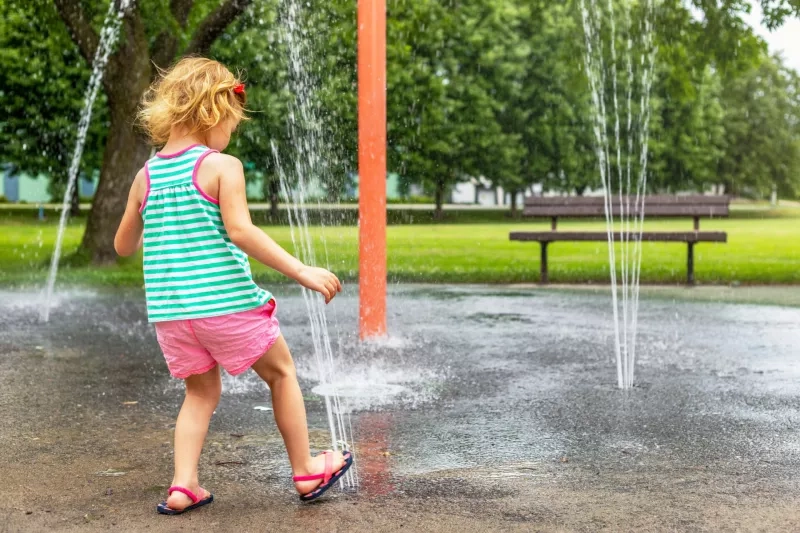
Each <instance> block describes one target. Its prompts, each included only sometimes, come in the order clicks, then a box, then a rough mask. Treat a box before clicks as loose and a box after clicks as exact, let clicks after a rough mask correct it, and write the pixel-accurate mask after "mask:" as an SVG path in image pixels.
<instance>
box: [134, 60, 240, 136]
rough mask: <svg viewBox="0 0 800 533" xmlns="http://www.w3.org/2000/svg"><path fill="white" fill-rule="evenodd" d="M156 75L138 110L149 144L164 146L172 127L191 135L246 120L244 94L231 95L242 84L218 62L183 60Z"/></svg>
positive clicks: (235, 93) (234, 93)
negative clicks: (234, 121) (225, 122)
mask: <svg viewBox="0 0 800 533" xmlns="http://www.w3.org/2000/svg"><path fill="white" fill-rule="evenodd" d="M159 74H160V76H159V79H157V80H156V81H155V82H154V83H153V84H152V85H151V86H150V88H149V89H148V90H147V91H146V92H145V94H144V97H143V98H142V106H141V108H140V110H139V122H140V124H141V125H142V126H143V127H144V129H145V131H147V134H148V135H149V136H150V139H151V141H152V142H153V144H155V145H160V144H164V143H166V142H167V140H168V139H169V135H170V132H171V130H172V127H173V126H184V127H186V128H187V129H188V130H189V133H190V134H195V133H202V132H205V131H208V130H210V129H211V128H213V127H214V126H216V125H217V124H219V123H221V122H224V121H226V120H228V119H234V120H236V121H237V122H238V121H240V120H243V119H247V117H246V116H245V107H244V106H245V100H246V98H245V93H244V91H243V90H237V91H236V92H234V89H235V88H237V86H239V85H240V84H241V83H242V82H241V81H240V80H239V78H238V77H237V76H234V75H233V73H232V72H231V71H230V70H228V69H227V68H226V67H225V65H223V64H222V63H219V62H218V61H214V60H212V59H206V58H202V57H187V58H184V59H181V60H180V61H178V63H176V64H175V66H173V67H172V68H171V69H169V70H167V71H160V72H159Z"/></svg>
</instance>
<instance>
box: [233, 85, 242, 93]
mask: <svg viewBox="0 0 800 533" xmlns="http://www.w3.org/2000/svg"><path fill="white" fill-rule="evenodd" d="M233 92H234V93H235V94H244V83H240V84H239V85H237V86H235V87H234V88H233Z"/></svg>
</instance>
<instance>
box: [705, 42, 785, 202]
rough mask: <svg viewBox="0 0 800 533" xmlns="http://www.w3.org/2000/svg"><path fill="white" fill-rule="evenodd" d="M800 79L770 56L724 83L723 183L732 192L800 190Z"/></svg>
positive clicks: (762, 195) (758, 193)
mask: <svg viewBox="0 0 800 533" xmlns="http://www.w3.org/2000/svg"><path fill="white" fill-rule="evenodd" d="M799 89H800V80H798V76H797V73H795V72H793V71H790V70H788V69H786V67H784V66H783V65H782V64H781V61H780V59H778V58H770V57H766V58H764V60H763V61H762V62H761V64H760V65H758V66H757V67H755V68H753V69H752V70H750V71H749V72H747V73H746V74H745V75H743V76H737V77H735V78H731V79H729V80H726V82H725V85H724V87H723V91H722V94H723V106H724V108H725V116H724V119H723V125H724V129H725V139H724V140H725V155H724V156H723V157H721V158H720V159H719V162H718V165H717V173H718V176H719V179H718V181H719V182H721V183H722V184H724V186H725V189H726V191H727V192H728V193H730V194H743V195H747V196H753V197H757V198H765V197H767V196H768V195H769V194H770V193H771V192H772V190H773V188H775V189H777V191H778V193H779V194H781V195H784V196H792V197H794V196H795V195H797V194H798V192H800V137H798V134H800V129H798V124H799V123H800V101H798V90H799Z"/></svg>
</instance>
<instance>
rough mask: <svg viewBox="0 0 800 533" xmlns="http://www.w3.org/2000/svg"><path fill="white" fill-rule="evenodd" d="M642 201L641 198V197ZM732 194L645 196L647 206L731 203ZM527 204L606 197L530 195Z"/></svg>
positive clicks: (632, 201)
mask: <svg viewBox="0 0 800 533" xmlns="http://www.w3.org/2000/svg"><path fill="white" fill-rule="evenodd" d="M610 200H611V203H612V205H618V204H619V203H620V198H619V196H617V195H613V196H612V197H611V199H610ZM640 201H641V199H640ZM730 201H731V199H730V196H704V195H686V196H674V195H663V194H655V195H652V196H645V200H644V203H645V206H647V205H698V204H699V205H715V206H718V205H724V206H727V205H729V204H730ZM622 203H623V204H624V205H626V206H627V205H631V206H633V205H636V198H635V197H633V196H623V197H622ZM525 205H526V206H528V205H530V206H592V205H599V206H603V205H605V198H604V197H602V196H528V197H526V198H525Z"/></svg>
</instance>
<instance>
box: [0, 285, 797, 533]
mask: <svg viewBox="0 0 800 533" xmlns="http://www.w3.org/2000/svg"><path fill="white" fill-rule="evenodd" d="M351 291H352V289H351ZM275 292H276V293H277V294H278V295H279V296H280V311H279V313H280V319H281V323H282V327H283V331H284V334H285V336H286V338H287V340H288V342H289V345H290V347H291V348H292V350H293V353H294V355H295V358H296V360H297V365H298V372H299V375H300V377H301V386H302V388H303V391H304V394H305V396H306V401H307V408H308V410H309V423H310V425H311V428H312V432H311V436H312V446H313V447H314V448H315V449H325V448H326V447H327V446H328V445H329V441H330V438H329V433H328V431H327V427H328V422H327V417H326V412H325V408H324V402H323V399H322V397H321V396H319V394H317V393H322V392H324V391H322V390H320V389H319V388H318V387H317V385H318V384H317V383H316V381H315V379H314V377H315V376H316V369H315V368H314V367H313V366H314V365H313V364H312V360H313V358H312V357H311V353H312V343H311V340H310V338H309V324H308V317H307V315H306V312H305V306H304V304H303V300H302V298H301V297H300V296H299V293H298V292H297V291H295V290H291V289H281V288H276V290H275ZM37 298H38V296H37V295H36V293H33V292H20V291H0V421H2V424H1V425H0V449H2V450H3V456H2V458H1V459H0V533H5V532H12V531H108V530H119V531H145V530H146V531H178V530H182V529H183V530H198V531H233V530H237V531H266V530H270V531H297V530H310V531H348V532H349V531H459V532H464V531H796V530H797V529H798V528H797V523H798V519H800V512H799V511H798V509H800V506H798V504H800V497H799V496H800V485H799V484H798V482H797V481H796V479H797V476H796V475H795V474H796V472H798V467H800V454H799V453H798V452H800V438H798V435H797V432H796V430H795V428H796V427H797V425H798V422H799V421H800V379H798V378H800V361H799V360H798V357H797V356H798V354H799V353H800V348H798V346H800V309H797V308H792V307H781V306H767V305H746V304H732V303H713V302H697V301H689V300H685V299H673V298H666V297H664V296H663V295H661V296H653V297H646V298H644V299H643V301H642V304H641V312H640V319H639V325H640V326H639V327H640V331H639V352H638V356H637V357H638V363H637V383H638V386H637V387H636V388H635V389H634V390H632V391H627V392H623V391H619V390H617V389H616V388H615V387H614V384H615V379H616V370H615V366H614V362H613V351H612V346H613V343H612V337H611V334H612V331H613V329H612V325H611V317H610V310H611V306H610V298H609V296H608V294H604V293H598V292H593V291H592V292H581V291H562V290H553V289H549V290H540V289H534V288H498V287H490V288H487V287H483V288H482V287H428V286H406V287H399V288H398V287H396V288H394V289H393V290H392V291H391V296H390V304H389V309H390V311H389V313H390V316H389V322H390V330H391V332H392V336H391V337H390V338H389V339H388V340H384V341H381V342H378V343H369V344H361V343H359V342H357V339H356V335H355V332H356V319H357V300H356V298H355V293H354V292H348V293H346V294H345V295H343V296H342V297H340V298H338V299H337V301H336V303H335V307H333V308H332V309H331V310H330V311H329V313H328V321H329V325H330V332H331V336H332V339H333V342H334V346H335V347H336V350H337V353H338V357H339V368H340V373H341V376H340V380H339V384H338V385H339V388H340V390H341V392H342V395H343V398H342V401H343V402H344V403H345V404H346V406H347V407H348V410H349V411H350V416H349V423H350V424H351V425H352V437H353V445H354V447H355V451H356V454H357V457H358V478H359V481H360V485H359V487H358V489H357V490H354V491H349V492H344V493H343V492H339V491H337V492H336V493H335V494H334V495H333V496H332V497H330V498H329V499H328V500H327V501H326V502H325V503H320V504H316V505H305V506H304V505H301V504H300V503H299V501H297V499H296V496H295V495H294V493H293V490H292V487H291V483H290V481H289V478H290V470H289V465H288V461H287V459H286V456H285V451H284V450H283V447H282V441H281V440H280V436H279V434H278V432H277V429H276V427H275V423H274V419H273V416H272V413H271V412H270V411H269V410H264V409H259V408H260V407H268V406H269V405H270V404H269V400H268V393H267V391H266V388H265V387H264V386H263V384H261V383H259V382H258V380H257V378H256V377H255V376H254V375H253V374H252V373H249V374H247V375H244V376H241V377H238V378H231V377H230V376H226V378H225V380H224V393H223V399H222V402H221V403H220V406H219V408H218V409H217V412H216V414H215V416H214V418H213V419H212V423H211V429H210V432H209V437H208V441H207V445H206V448H205V451H204V456H203V459H202V463H201V476H202V482H203V484H204V485H205V486H206V487H207V488H209V489H210V490H212V491H213V492H214V493H215V496H216V498H217V500H216V501H215V503H214V504H213V505H212V506H209V507H208V508H205V509H203V510H200V511H197V512H194V513H191V514H189V515H185V516H181V517H162V516H158V515H156V514H155V510H154V508H155V504H156V503H158V501H159V500H160V498H161V497H162V494H163V493H164V491H165V489H166V486H167V483H168V482H169V481H170V477H171V460H172V459H171V444H170V440H171V434H172V433H171V431H172V427H173V424H174V417H175V415H176V414H177V410H178V408H179V406H180V402H181V400H182V386H181V383H180V382H178V381H175V380H172V379H171V378H170V377H169V375H168V373H167V371H166V367H165V365H164V362H163V359H162V357H161V355H160V353H159V351H158V347H157V344H156V342H155V337H154V334H153V332H152V331H151V328H150V326H148V324H147V323H146V320H145V316H144V305H143V300H142V295H141V293H139V292H118V293H109V292H95V291H88V290H87V291H82V290H74V291H69V292H66V293H62V294H60V295H59V300H60V301H59V302H58V305H57V307H56V308H55V309H54V311H53V313H52V316H51V322H50V323H49V324H47V325H41V324H39V323H38V303H37Z"/></svg>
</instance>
